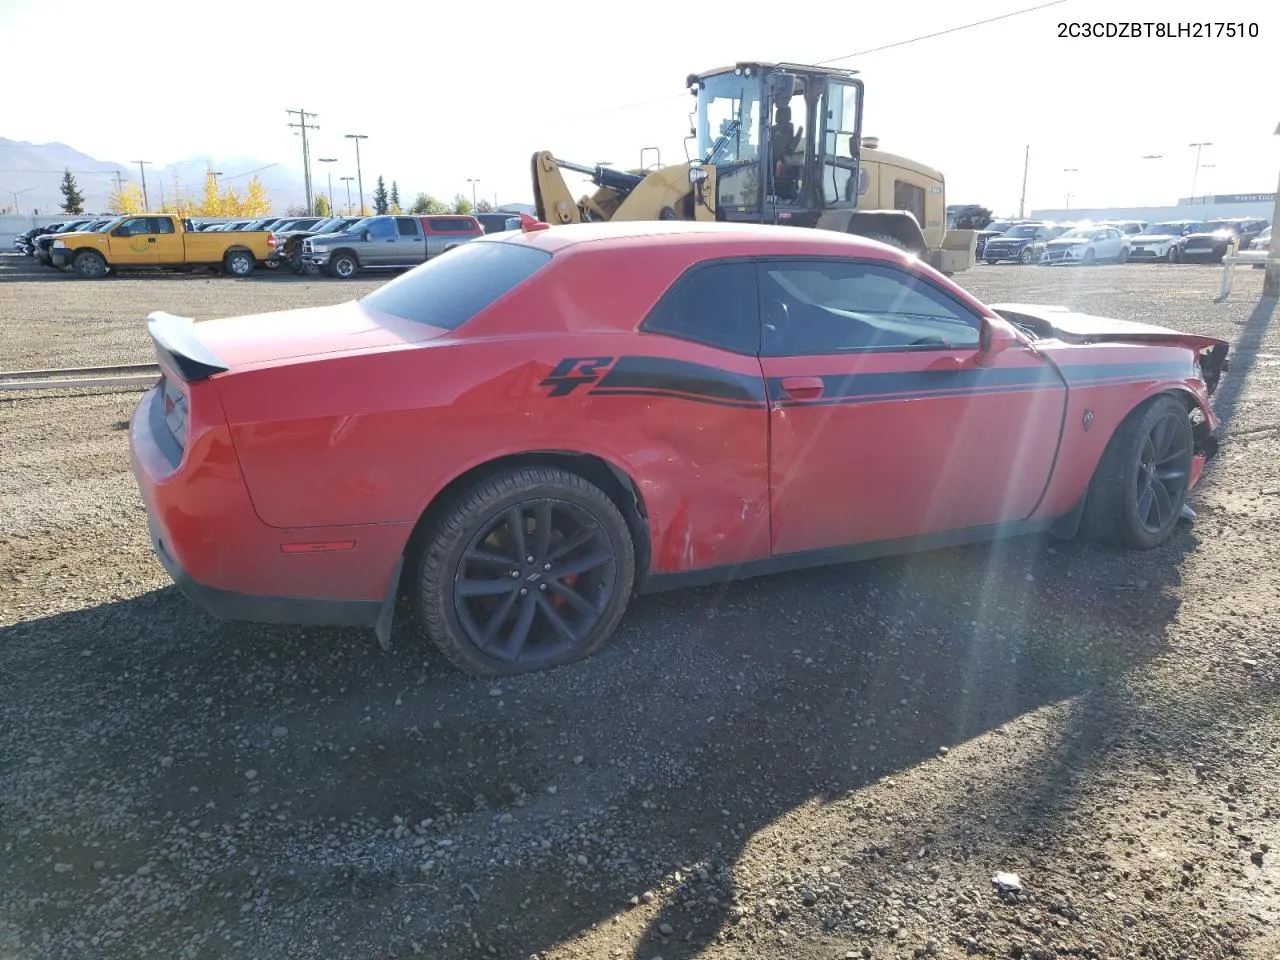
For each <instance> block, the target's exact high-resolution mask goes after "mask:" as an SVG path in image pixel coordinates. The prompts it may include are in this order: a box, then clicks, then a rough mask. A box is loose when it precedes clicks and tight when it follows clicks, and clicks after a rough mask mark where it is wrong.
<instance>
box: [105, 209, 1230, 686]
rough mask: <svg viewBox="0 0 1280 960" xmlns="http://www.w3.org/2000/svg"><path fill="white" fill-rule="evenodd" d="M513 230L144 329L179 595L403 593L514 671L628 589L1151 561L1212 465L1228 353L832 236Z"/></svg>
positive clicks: (147, 478)
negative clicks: (925, 556)
mask: <svg viewBox="0 0 1280 960" xmlns="http://www.w3.org/2000/svg"><path fill="white" fill-rule="evenodd" d="M522 222H523V223H525V229H523V230H521V231H519V232H506V231H504V232H501V233H496V234H491V235H489V236H486V237H482V238H480V239H477V240H474V241H471V242H468V243H465V244H463V245H461V246H460V247H458V248H456V249H455V250H453V251H452V252H450V253H449V254H448V255H447V256H442V257H436V258H432V259H430V260H428V261H427V262H426V263H424V264H423V265H421V266H419V267H417V268H416V269H413V270H411V271H409V272H407V273H405V274H403V275H402V276H400V277H397V278H396V279H393V280H391V281H390V282H388V283H385V284H381V285H380V286H379V287H378V288H377V289H375V290H373V291H372V292H371V293H369V294H366V295H365V296H364V297H362V298H361V299H359V300H357V301H352V302H347V303H343V304H338V305H335V306H326V307H315V308H307V309H298V310H289V311H285V312H282V313H268V314H260V315H253V316H241V317H232V318H228V319H215V320H205V321H202V322H200V323H195V322H193V321H192V320H189V319H186V318H183V317H177V316H172V315H169V314H152V315H151V317H150V318H149V320H148V327H149V330H150V334H151V337H152V339H153V341H154V345H155V352H156V356H157V358H158V360H159V363H160V369H161V378H160V380H159V382H158V383H157V384H156V386H154V387H153V388H152V389H151V390H150V391H149V392H148V393H147V394H146V395H145V396H144V397H143V398H142V399H141V401H140V402H139V404H138V406H137V409H136V411H135V412H134V414H133V417H132V423H131V427H130V430H129V442H130V446H131V463H132V469H133V472H134V475H135V477H136V478H137V483H138V486H139V489H140V491H141V496H142V500H143V503H144V505H145V510H146V514H147V517H148V523H149V526H150V530H151V537H152V544H153V547H154V549H155V552H156V554H157V556H158V557H159V559H160V562H161V563H162V564H163V565H164V567H165V568H166V569H167V570H168V572H169V575H170V576H171V577H172V578H173V580H174V581H175V582H176V583H177V584H178V585H179V587H180V588H181V589H182V591H183V592H184V593H185V594H186V595H187V596H188V597H189V598H190V599H191V600H192V601H193V602H194V603H195V604H197V605H199V606H200V607H202V608H203V609H204V610H206V611H207V612H209V613H212V614H215V615H219V616H224V617H232V618H236V619H247V620H268V621H277V622H279V621H297V622H304V623H310V624H333V623H342V624H345V625H348V626H362V625H363V626H369V627H373V628H374V629H375V630H376V632H377V634H378V636H379V638H380V639H381V640H382V641H383V642H384V643H385V642H387V638H388V637H389V636H390V631H391V626H392V622H391V621H392V616H393V613H394V610H395V605H396V600H397V596H398V595H399V593H400V592H401V590H402V589H403V590H404V591H406V592H407V593H408V594H410V595H411V596H412V597H413V598H414V599H415V602H416V603H417V604H418V608H419V612H420V614H421V617H420V620H421V623H423V624H424V625H425V632H426V634H427V635H428V636H429V637H430V638H431V640H433V641H434V642H435V643H436V644H437V646H438V647H439V648H440V650H441V651H442V652H443V653H444V655H445V656H446V657H447V658H448V659H449V660H450V661H451V662H453V663H454V664H456V665H457V666H459V667H461V668H462V669H464V670H466V671H469V672H471V673H475V674H480V675H508V674H516V673H522V672H525V671H529V670H536V669H541V668H546V667H552V666H556V665H558V664H564V663H568V662H570V661H574V660H577V659H579V658H581V657H584V656H586V655H588V654H590V653H592V652H593V651H595V650H596V649H598V648H599V647H600V646H601V645H602V644H603V643H604V642H605V641H606V640H607V639H608V638H609V636H610V635H611V634H612V633H613V632H614V630H615V629H616V627H617V626H618V624H619V621H620V620H621V619H622V617H623V613H624V610H625V608H626V606H627V604H628V602H629V600H630V598H631V596H632V595H633V593H635V592H647V591H652V590H659V589H663V588H666V587H674V586H678V585H681V584H690V583H707V582H714V581H719V580H728V579H734V578H741V577H749V576H757V575H760V574H765V573H771V572H776V571H779V570H794V569H798V568H803V567H806V566H816V565H821V564H825V563H832V562H837V561H839V562H843V561H848V560H852V559H859V558H865V557H873V556H882V555H886V554H893V553H898V552H903V551H912V550H920V549H925V548H928V547H931V546H943V545H954V544H958V543H966V542H972V541H978V540H984V539H989V538H992V537H995V536H1002V535H1008V534H1011V533H1030V532H1033V531H1051V532H1054V533H1056V534H1057V535H1059V536H1064V537H1070V536H1074V535H1076V533H1077V531H1079V532H1081V533H1083V534H1084V535H1087V536H1096V537H1099V538H1102V539H1105V540H1107V541H1108V542H1110V543H1113V544H1115V545H1118V546H1122V547H1127V548H1133V549H1150V548H1154V547H1156V546H1159V545H1160V544H1162V543H1164V542H1165V541H1166V540H1167V539H1168V538H1169V537H1170V535H1171V534H1172V533H1173V531H1174V528H1175V526H1176V525H1177V523H1178V520H1179V517H1180V515H1181V512H1182V507H1183V504H1184V503H1185V501H1186V497H1187V494H1188V491H1189V490H1190V489H1191V488H1193V487H1194V485H1195V484H1196V483H1197V482H1198V480H1199V478H1200V476H1201V473H1202V471H1203V469H1204V467H1205V464H1206V463H1208V462H1210V461H1211V460H1212V458H1213V457H1214V455H1215V453H1216V452H1217V450H1218V442H1219V441H1218V431H1219V422H1218V418H1217V416H1216V415H1215V413H1214V410H1213V403H1212V395H1213V393H1214V391H1215V390H1216V389H1217V387H1218V384H1219V381H1220V377H1221V376H1222V373H1223V371H1224V370H1225V369H1226V363H1225V361H1226V355H1227V350H1228V344H1227V343H1226V342H1225V341H1222V340H1218V339H1215V338H1212V337H1207V336H1200V335H1193V334H1189V333H1181V332H1178V331H1175V330H1171V329H1167V328H1164V327H1155V326H1149V325H1146V324H1141V323H1131V322H1126V321H1124V320H1111V319H1108V318H1105V317H1099V316H1089V315H1085V314H1081V313H1075V312H1072V311H1070V310H1068V309H1067V308H1065V307H1037V306H1002V305H993V306H988V305H986V304H983V303H981V302H980V301H978V300H977V299H975V298H974V297H973V296H972V295H971V294H969V293H968V292H967V291H966V290H965V289H964V288H963V287H961V286H959V285H958V284H956V283H954V282H953V281H951V280H950V279H948V278H946V277H945V276H943V275H942V274H941V273H939V272H938V271H936V270H934V269H933V268H931V267H929V266H928V265H926V264H924V263H922V262H921V261H920V260H918V259H917V258H915V257H912V256H910V255H908V254H906V253H905V252H903V251H899V250H897V249H894V248H891V247H889V246H888V245H886V244H881V243H876V242H874V241H871V240H868V239H866V238H863V237H858V236H853V235H849V234H843V233H837V232H835V231H824V230H796V229H793V228H789V227H778V226H761V225H743V224H726V223H715V222H711V223H689V222H678V221H677V222H671V221H665V222H661V221H660V222H652V223H643V224H641V223H633V222H628V223H621V222H615V223H593V224H581V225H574V226H565V227H551V228H548V227H547V225H546V224H543V223H537V222H535V221H533V220H532V218H530V219H529V220H527V221H525V220H522ZM757 291H758V293H757ZM904 401H907V402H904ZM1086 407H1087V410H1086V409H1085V408H1086ZM871 448H874V450H875V454H874V456H873V457H870V458H868V457H867V456H864V455H863V452H864V451H866V450H868V449H871ZM780 478H782V480H783V482H780ZM921 504H928V509H921ZM851 505H852V506H851ZM857 505H862V506H864V507H865V509H863V508H861V507H859V506H857ZM853 507H857V508H853Z"/></svg>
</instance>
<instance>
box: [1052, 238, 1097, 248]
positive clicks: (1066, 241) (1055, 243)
mask: <svg viewBox="0 0 1280 960" xmlns="http://www.w3.org/2000/svg"><path fill="white" fill-rule="evenodd" d="M1088 242H1089V238H1088V237H1058V238H1057V239H1056V240H1050V241H1049V246H1051V247H1074V246H1078V245H1079V244H1082V243H1088Z"/></svg>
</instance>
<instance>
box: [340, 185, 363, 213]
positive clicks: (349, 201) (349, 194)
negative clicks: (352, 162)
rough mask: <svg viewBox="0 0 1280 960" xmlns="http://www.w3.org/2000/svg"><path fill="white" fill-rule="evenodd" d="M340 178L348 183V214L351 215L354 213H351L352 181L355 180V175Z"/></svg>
mask: <svg viewBox="0 0 1280 960" xmlns="http://www.w3.org/2000/svg"><path fill="white" fill-rule="evenodd" d="M338 179H340V180H343V181H345V182H346V184H347V216H348V217H349V216H351V215H352V214H351V181H352V180H354V179H355V177H339V178H338ZM362 212H363V211H362Z"/></svg>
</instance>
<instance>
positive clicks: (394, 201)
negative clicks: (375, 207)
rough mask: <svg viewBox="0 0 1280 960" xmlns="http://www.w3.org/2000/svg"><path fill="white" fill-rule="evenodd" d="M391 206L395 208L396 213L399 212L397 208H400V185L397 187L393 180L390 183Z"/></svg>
mask: <svg viewBox="0 0 1280 960" xmlns="http://www.w3.org/2000/svg"><path fill="white" fill-rule="evenodd" d="M391 206H393V207H395V208H396V211H397V212H399V208H400V185H399V184H397V183H396V182H395V181H394V180H392V181H391Z"/></svg>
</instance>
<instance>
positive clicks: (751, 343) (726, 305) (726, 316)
mask: <svg viewBox="0 0 1280 960" xmlns="http://www.w3.org/2000/svg"><path fill="white" fill-rule="evenodd" d="M759 309H760V305H759V299H758V298H757V296H756V271H755V265H754V264H753V263H750V262H748V261H745V260H738V261H726V262H723V263H707V264H701V265H699V266H696V267H693V268H692V269H690V270H689V271H687V272H686V273H684V274H683V275H682V276H681V277H680V278H679V279H678V280H676V282H675V283H673V284H672V285H671V287H670V288H669V289H668V290H667V292H666V293H665V294H663V296H662V298H661V299H660V300H659V301H658V303H657V304H656V305H655V306H654V308H653V309H652V310H651V311H650V312H649V315H648V316H647V317H645V319H644V322H643V323H642V324H641V325H640V329H641V330H644V331H646V332H648V333H662V334H666V335H667V336H671V337H679V338H680V339H681V340H692V341H694V342H695V343H703V344H706V345H708V346H712V347H719V348H720V349H722V350H729V351H732V352H733V353H745V354H750V355H752V356H754V355H755V354H756V352H757V350H759V347H760V319H759Z"/></svg>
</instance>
